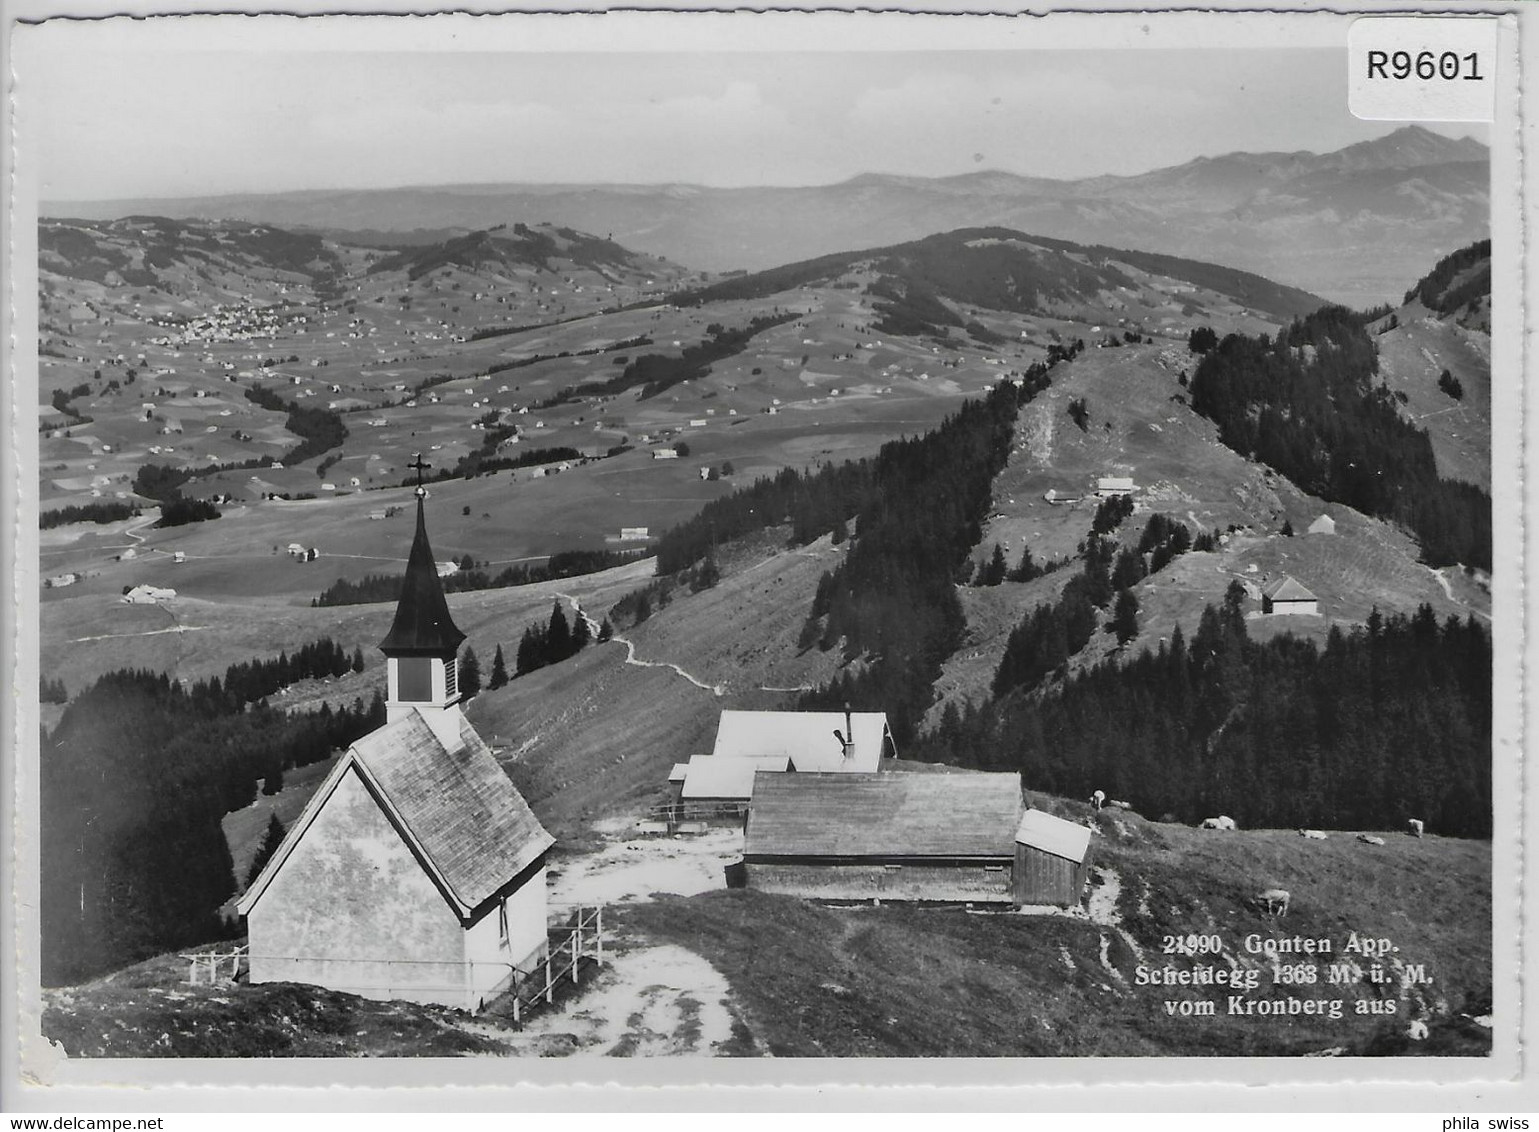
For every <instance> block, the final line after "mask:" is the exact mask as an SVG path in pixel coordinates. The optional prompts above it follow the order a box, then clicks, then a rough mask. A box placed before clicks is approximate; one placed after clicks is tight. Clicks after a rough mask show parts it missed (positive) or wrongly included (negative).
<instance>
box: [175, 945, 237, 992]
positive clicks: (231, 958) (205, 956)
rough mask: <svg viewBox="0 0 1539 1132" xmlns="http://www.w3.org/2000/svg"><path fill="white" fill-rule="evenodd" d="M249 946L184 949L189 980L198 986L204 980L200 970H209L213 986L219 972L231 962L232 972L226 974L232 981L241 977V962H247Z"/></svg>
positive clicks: (183, 956)
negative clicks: (226, 948)
mask: <svg viewBox="0 0 1539 1132" xmlns="http://www.w3.org/2000/svg"><path fill="white" fill-rule="evenodd" d="M247 954H248V952H247V948H246V947H245V945H244V944H243V945H241V946H240V947H237V948H235V950H233V951H184V952H182V954H181V957H182V958H183V959H185V960H187V962H188V968H187V981H188V982H189V983H192V984H193V985H194V986H196V985H197V984H198V983H199V982H201V981H202V980H201V979H200V978H199V977H198V973H199V972H200V971H207V972H208V984H209V986H213V985H214V984H215V983H217V982H218V981H219V972H220V970H221V969H222V968H223V967H224V965H225V963H229V965H230V972H229V974H228V975H227V976H226V977H227V978H228V979H229V980H230V981H231V982H234V981H235V980H236V979H238V978H239V977H240V969H241V964H243V963H246V962H247Z"/></svg>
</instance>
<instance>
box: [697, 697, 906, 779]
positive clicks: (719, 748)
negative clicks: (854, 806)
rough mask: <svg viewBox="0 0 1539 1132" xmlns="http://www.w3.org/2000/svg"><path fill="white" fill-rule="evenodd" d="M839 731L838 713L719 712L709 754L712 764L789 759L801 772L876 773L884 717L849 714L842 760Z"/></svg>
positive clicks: (841, 717) (883, 737) (841, 725)
mask: <svg viewBox="0 0 1539 1132" xmlns="http://www.w3.org/2000/svg"><path fill="white" fill-rule="evenodd" d="M844 729H845V720H844V712H842V711H724V712H722V713H721V722H720V723H719V724H717V727H716V746H715V747H714V748H713V749H712V751H711V754H712V755H713V756H715V757H717V758H771V757H782V758H789V759H790V760H791V765H792V766H794V767H795V768H796V769H797V770H804V771H805V770H813V771H845V772H857V773H859V772H867V771H874V770H876V769H877V767H878V766H880V765H881V762H882V751H883V749H884V747H885V745H886V742H887V739H888V731H887V713H886V712H881V711H857V712H851V713H850V730H851V731H853V732H854V736H855V737H854V742H855V751H854V753H853V755H852V756H851V757H850V758H848V759H846V758H845V757H844V755H843V752H842V751H841V750H840V747H839V740H837V739H835V738H834V732H835V731H840V732H843V731H844ZM846 738H848V736H846Z"/></svg>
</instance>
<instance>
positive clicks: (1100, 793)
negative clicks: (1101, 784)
mask: <svg viewBox="0 0 1539 1132" xmlns="http://www.w3.org/2000/svg"><path fill="white" fill-rule="evenodd" d="M1104 805H1106V791H1104V790H1097V791H1096V792H1095V793H1094V794H1092V795H1090V808H1091V809H1092V810H1099V809H1100V808H1101V807H1102V806H1104Z"/></svg>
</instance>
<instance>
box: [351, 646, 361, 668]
mask: <svg viewBox="0 0 1539 1132" xmlns="http://www.w3.org/2000/svg"><path fill="white" fill-rule="evenodd" d="M353 671H354V672H362V671H363V649H362V648H356V649H354V650H353Z"/></svg>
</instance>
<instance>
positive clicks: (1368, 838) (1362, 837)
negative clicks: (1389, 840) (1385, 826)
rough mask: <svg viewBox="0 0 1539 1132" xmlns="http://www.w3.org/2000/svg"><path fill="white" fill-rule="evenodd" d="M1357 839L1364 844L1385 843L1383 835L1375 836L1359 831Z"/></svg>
mask: <svg viewBox="0 0 1539 1132" xmlns="http://www.w3.org/2000/svg"><path fill="white" fill-rule="evenodd" d="M1357 839H1358V840H1359V841H1361V842H1362V843H1363V844H1364V845H1383V844H1384V839H1383V838H1382V837H1375V836H1374V835H1373V834H1371V833H1359V834H1358V835H1357Z"/></svg>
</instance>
